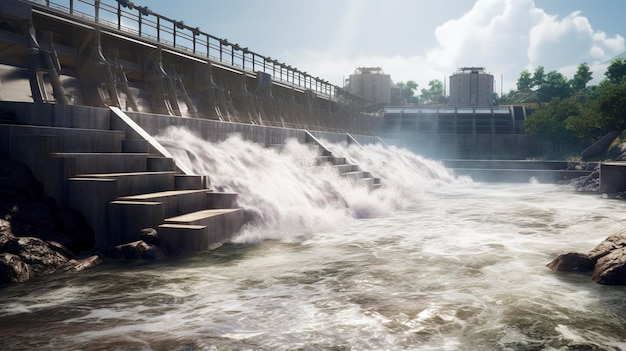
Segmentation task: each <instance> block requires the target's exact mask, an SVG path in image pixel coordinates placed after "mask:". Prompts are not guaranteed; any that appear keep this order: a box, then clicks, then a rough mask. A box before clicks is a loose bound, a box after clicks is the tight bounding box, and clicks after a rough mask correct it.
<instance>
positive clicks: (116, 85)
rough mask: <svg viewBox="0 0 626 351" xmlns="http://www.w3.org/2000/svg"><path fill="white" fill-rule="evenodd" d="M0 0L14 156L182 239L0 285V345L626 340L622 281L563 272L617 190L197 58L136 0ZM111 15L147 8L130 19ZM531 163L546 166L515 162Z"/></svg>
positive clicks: (613, 224)
mask: <svg viewBox="0 0 626 351" xmlns="http://www.w3.org/2000/svg"><path fill="white" fill-rule="evenodd" d="M95 6H98V7H97V8H98V10H96V7H95ZM100 6H101V7H100ZM128 6H132V8H129V7H128ZM0 9H2V11H0V17H1V20H0V40H1V44H0V50H1V51H0V52H1V54H0V58H1V59H2V63H1V64H2V74H3V76H2V79H1V80H0V83H1V86H0V93H1V94H2V95H1V96H2V98H1V99H0V100H2V101H1V102H0V155H2V156H3V157H5V156H6V157H11V158H14V159H17V160H20V161H22V162H23V163H26V164H27V165H28V166H29V168H30V169H31V170H32V172H33V173H34V174H36V175H37V178H38V179H40V180H41V181H42V183H43V186H44V188H45V190H46V193H48V194H50V195H51V196H53V197H54V198H55V199H56V201H57V202H59V203H62V204H65V205H68V206H72V207H77V208H79V209H80V210H81V212H82V213H84V215H85V217H86V218H87V219H88V220H89V222H90V223H91V224H92V226H93V227H94V230H95V231H96V233H97V238H96V239H97V246H99V247H106V246H109V245H114V244H116V243H119V242H124V241H127V240H132V239H133V236H134V235H136V230H137V229H139V228H142V227H146V226H150V227H154V228H155V229H156V230H157V231H158V233H159V234H163V239H165V241H166V244H167V245H169V246H171V249H172V250H179V251H181V252H186V253H185V254H184V255H176V256H173V257H168V258H167V259H164V260H157V261H149V262H145V261H143V262H141V261H139V262H138V261H125V260H123V261H115V262H106V263H105V264H103V265H100V266H98V267H95V268H93V269H89V270H85V271H82V272H81V273H79V274H72V273H67V274H66V273H57V274H49V275H43V276H40V277H38V279H31V280H30V281H28V282H26V283H23V284H13V285H9V286H2V287H1V288H0V296H2V299H1V300H0V333H1V334H2V338H0V349H2V350H24V349H32V350H74V349H81V350H105V349H106V350H109V349H110V350H248V349H254V350H261V351H276V350H281V351H282V350H284V351H287V350H352V349H358V350H390V351H396V350H397V351H404V350H446V351H459V350H494V351H496V350H503V349H510V350H537V349H554V350H564V349H589V350H592V349H593V350H595V349H607V350H623V349H626V344H625V343H624V340H626V329H625V328H624V325H625V324H626V320H625V319H624V316H625V315H626V306H625V305H624V303H623V301H624V293H623V289H621V288H619V287H610V286H604V285H599V284H594V283H592V282H591V281H590V279H589V277H588V276H586V275H579V274H557V273H555V272H553V271H551V270H550V269H548V268H547V267H546V263H548V262H549V261H550V260H552V259H553V258H554V257H555V255H556V254H558V253H562V252H586V251H587V250H589V249H590V248H592V247H593V246H594V245H596V244H597V243H599V242H600V241H601V240H603V239H604V238H605V237H606V235H607V234H610V233H614V232H616V231H618V230H620V229H623V223H624V221H625V220H626V208H625V203H624V202H623V201H613V200H608V199H604V198H602V197H601V196H594V195H589V194H581V193H578V192H574V191H571V188H568V187H567V186H565V185H558V184H555V183H556V180H557V179H554V178H552V179H543V178H541V177H540V176H538V175H539V174H540V173H539V172H537V171H536V169H537V168H538V167H539V166H538V165H537V164H533V162H532V161H530V160H528V161H526V160H524V162H521V161H520V162H514V161H511V160H509V161H511V162H512V163H515V164H507V163H501V162H498V161H499V160H496V159H488V160H476V159H456V160H455V159H451V158H449V159H446V160H443V161H441V160H438V159H434V158H427V157H423V156H422V155H421V154H419V153H417V152H416V153H414V152H411V151H409V150H408V149H406V148H404V147H397V146H395V145H393V144H392V142H393V141H392V140H389V139H387V138H380V135H378V134H377V133H376V131H377V128H379V126H380V125H381V124H382V123H383V121H381V117H380V116H378V115H376V114H373V113H372V111H370V109H369V107H368V105H367V102H365V101H362V100H360V99H358V98H356V97H351V96H350V95H349V94H345V93H344V92H342V91H341V90H339V89H337V87H333V86H327V85H325V83H324V82H323V81H321V80H320V81H317V80H316V78H315V77H310V76H307V75H306V74H305V72H296V70H295V69H293V68H291V69H290V68H289V67H288V65H286V66H287V67H282V66H279V65H278V63H276V64H275V65H276V66H275V67H274V66H272V64H270V61H271V62H273V60H270V61H268V60H263V61H260V60H259V59H258V57H260V55H257V54H256V53H252V52H246V53H243V52H242V51H243V49H245V48H240V49H242V50H239V49H234V52H233V51H231V50H230V45H231V44H230V43H228V42H220V41H216V39H215V38H212V37H211V38H209V41H210V45H209V46H210V47H209V49H208V54H209V55H208V56H210V57H209V58H207V57H206V55H205V56H203V55H202V54H199V55H196V54H194V53H193V52H194V45H195V50H196V52H200V51H202V50H204V49H202V48H203V46H206V42H207V39H206V38H207V35H206V34H204V33H202V32H200V31H198V33H199V35H197V36H196V40H197V41H196V42H195V44H194V39H193V36H191V35H189V34H188V32H189V31H190V28H188V27H187V26H185V25H184V24H183V23H179V22H176V23H177V25H178V26H176V25H175V24H174V22H172V20H170V19H168V18H164V17H162V16H161V17H158V15H155V14H151V12H150V10H149V9H147V8H145V7H138V6H135V5H131V3H130V2H127V1H118V2H114V1H104V0H102V1H90V0H84V1H83V0H80V1H79V0H59V1H40V0H37V1H29V2H24V1H22V2H18V1H2V2H0ZM118 9H119V10H120V11H122V12H123V13H120V14H119V18H127V17H130V16H135V17H134V18H135V21H136V22H138V21H141V23H142V26H141V27H140V26H135V27H133V28H132V30H134V31H136V32H132V33H131V34H132V35H129V34H128V32H129V31H128V30H127V29H126V28H124V27H123V26H124V25H125V24H126V23H128V22H127V21H126V20H125V21H122V22H121V23H120V22H118V12H117V11H118ZM29 13H30V14H31V15H28V14H29ZM129 13H130V14H129ZM144 13H145V14H144ZM137 14H139V16H141V17H137ZM139 18H141V20H139ZM31 19H32V24H33V28H34V30H31V26H30V23H31V22H30V21H31ZM144 23H147V24H146V27H144V26H143V24H144ZM155 23H160V24H162V25H164V26H168V27H167V28H168V29H167V31H164V32H162V33H157V32H155V31H154V29H150V28H153V27H154V26H156V24H155ZM118 24H119V27H120V29H118ZM180 27H182V28H180ZM62 28H64V29H62ZM139 28H141V29H139ZM98 29H100V34H99V36H100V37H99V38H100V39H97V37H98V34H97V31H98ZM191 29H195V28H191ZM59 31H60V32H59ZM139 31H141V34H144V33H146V34H147V35H149V37H143V36H139V35H138V33H139ZM174 31H175V32H176V33H177V36H176V39H175V40H174V38H173V37H172V34H171V33H173V32H174ZM90 33H91V34H90ZM186 33H187V34H186ZM192 33H193V32H192ZM30 34H34V36H32V35H30ZM179 34H180V36H181V37H182V36H184V37H187V39H183V38H181V37H179ZM32 38H36V39H37V44H38V45H39V46H38V47H37V46H29V45H30V44H29V43H31V41H30V40H31V39H32ZM50 38H52V40H50ZM156 39H161V40H165V41H167V42H169V44H168V43H165V42H159V41H158V40H156ZM98 40H99V43H100V47H99V48H98V45H96V44H95V43H98ZM174 42H175V45H174ZM158 43H161V46H162V47H161V62H162V64H161V65H160V67H162V68H163V69H162V70H160V69H159V71H157V72H158V73H157V74H155V73H154V72H155V71H154V70H153V69H154V67H155V66H154V65H153V64H151V63H150V62H155V61H154V60H155V59H154V58H153V57H155V58H157V59H156V62H159V61H158V55H152V54H153V53H157V52H158V51H159V49H158V46H159V45H158ZM33 45H35V44H34V43H33ZM220 45H222V48H223V51H222V52H221V60H220V50H219V49H220ZM233 45H234V44H233ZM116 47H119V48H120V49H119V50H118V56H116V53H115V51H116V50H115V48H116ZM183 47H185V48H187V49H183ZM81 48H82V49H81ZM124 48H126V49H124ZM201 49H202V50H201ZM83 50H85V51H84V52H85V53H87V52H89V53H90V54H89V55H87V54H85V55H82V56H81V55H78V51H83ZM55 52H56V54H55ZM206 52H207V51H205V53H206ZM28 53H30V54H32V55H31V56H28V55H27V54H28ZM100 53H102V55H100ZM129 53H130V54H129ZM132 53H134V55H135V58H136V59H135V60H134V61H133V55H132ZM92 54H94V55H92ZM54 57H57V58H58V61H57V60H56V59H53V58H54ZM78 57H82V58H81V59H80V60H78V59H77V58H78ZM93 57H95V59H93V60H92V59H91V58H93ZM233 57H234V60H233ZM242 57H246V61H245V64H244V63H243V61H241V58H242ZM252 57H255V59H254V60H255V63H254V64H253V63H252V62H251V61H249V60H250V59H251V58H252ZM29 58H30V59H32V62H31V63H32V66H31V67H34V68H33V69H34V71H31V68H29V60H28V59H29ZM139 58H140V59H139ZM266 59H269V57H266ZM237 60H240V61H237ZM57 62H58V64H57ZM233 62H234V63H233ZM263 62H265V64H266V67H265V69H267V71H263V70H262V68H261V67H263ZM83 63H84V65H83ZM244 66H245V68H244ZM81 67H82V68H81ZM120 67H121V68H122V71H123V73H124V75H125V76H126V77H125V78H124V75H122V72H121V71H120ZM156 67H158V65H157V66H156ZM189 67H195V68H194V69H191V68H189ZM253 67H254V68H253ZM196 69H197V70H196ZM274 70H276V73H274V72H273V71H274ZM281 70H282V78H281V73H280V71H281ZM258 71H263V72H265V73H267V74H270V75H271V78H272V79H271V80H268V79H267V78H269V77H268V76H266V75H265V74H260V73H257V72H258ZM81 72H82V73H84V74H86V75H87V78H89V77H95V78H94V79H93V80H89V79H87V80H86V81H84V83H81V80H82V79H83V76H81ZM202 72H204V74H205V75H202V74H203V73H202ZM287 72H289V73H287ZM142 75H143V76H142ZM55 76H56V77H55ZM208 77H212V79H208ZM56 78H58V80H57V79H56ZM257 78H261V79H262V80H263V82H264V83H260V81H259V80H257ZM196 79H197V83H198V84H194V81H196ZM90 82H91V83H90ZM206 82H209V83H206ZM211 82H213V83H215V85H213V83H211ZM267 82H269V83H271V85H265V83H267ZM181 83H182V84H181ZM183 87H184V91H183ZM224 87H227V88H224ZM257 87H258V88H257ZM61 88H62V89H61ZM203 89H204V90H203ZM203 94H205V95H203ZM35 99H39V101H37V102H36V101H35ZM87 100H89V101H91V102H89V103H87V102H86V101H87ZM276 111H278V112H280V113H278V114H274V112H276ZM316 111H317V112H320V114H319V115H317V112H316ZM321 112H323V113H321ZM331 116H332V117H331ZM452 117H453V116H450V118H452ZM456 117H458V116H456ZM411 118H412V117H411V116H407V119H411ZM408 122H409V123H412V122H419V121H415V120H413V121H408ZM450 122H451V121H450V119H448V121H447V123H445V125H447V126H448V127H450V126H452V129H454V127H453V126H454V123H450ZM457 122H461V123H457V127H456V128H457V132H459V131H462V130H463V129H464V127H463V126H465V127H468V126H470V125H472V122H470V121H457ZM476 122H477V123H476V126H477V127H479V128H476V129H477V130H478V131H482V132H485V133H486V132H488V131H489V130H490V129H491V128H490V127H489V125H490V124H489V123H488V122H486V121H485V120H483V119H482V117H481V119H478V118H477V119H476ZM500 122H502V123H504V121H502V120H499V121H497V123H496V124H495V125H496V126H498V127H497V128H495V127H494V129H496V130H501V128H500V126H502V124H501V123H500ZM441 127H444V125H441ZM448 127H446V128H448ZM459 127H461V128H459ZM448 129H449V128H448ZM468 129H469V128H466V129H464V130H466V131H467V130H468ZM426 130H427V129H426V128H424V129H422V131H426ZM424 135H428V136H429V138H430V136H432V138H433V139H431V140H435V138H442V139H445V138H446V137H450V134H438V135H437V134H424ZM515 135H519V134H515ZM461 138H463V142H468V145H470V143H471V139H474V140H477V141H481V140H484V139H481V138H479V137H478V136H476V135H474V134H473V133H467V134H466V135H464V136H461V137H459V139H461ZM425 139H427V138H425ZM498 139H501V136H500V135H497V136H495V137H493V138H492V141H490V143H491V144H492V145H494V146H495V147H497V144H498V143H497V142H495V141H496V140H498ZM435 141H436V140H435ZM489 148H490V147H489V146H487V145H484V150H486V149H489ZM432 150H436V148H434V147H433V148H432ZM500 161H501V160H500ZM517 161H519V160H517ZM446 165H449V166H446ZM522 166H524V167H530V168H531V170H530V171H529V172H528V173H531V171H532V172H534V173H535V177H536V178H537V180H538V181H529V178H531V177H530V176H529V174H528V173H526V174H524V173H523V172H522V171H519V170H518V171H516V172H513V173H511V169H512V168H513V167H522ZM608 166H610V167H611V169H612V171H611V172H610V173H612V174H613V176H614V177H616V178H620V172H619V171H618V170H617V168H619V167H618V165H617V164H610V165H608ZM476 167H478V168H476ZM542 167H553V168H556V169H557V170H560V169H561V168H563V167H569V165H563V163H556V162H555V163H545V164H543V165H542ZM463 169H465V170H467V171H464V172H467V173H465V174H469V172H470V170H476V169H480V170H488V169H491V170H490V171H489V172H482V173H481V174H483V175H484V174H491V175H493V176H494V177H495V178H498V179H486V180H485V181H484V182H483V181H474V180H477V179H479V173H478V172H476V173H475V174H472V175H471V178H472V179H474V180H472V179H468V178H467V177H465V176H464V175H461V173H460V171H459V170H463ZM506 172H509V173H508V174H507V173H506ZM496 173H497V174H496ZM512 174H515V175H516V176H519V179H515V182H513V177H512ZM544 174H549V172H546V173H544ZM552 174H554V173H552ZM558 178H559V179H560V177H558ZM502 179H505V180H508V181H502ZM613 190H618V189H617V188H615V189H613ZM244 209H245V210H244ZM248 223H252V224H253V225H248ZM239 227H241V229H239ZM235 232H238V234H237V235H236V236H234V237H233V236H232V235H233V233H235ZM182 238H185V239H182ZM223 239H226V240H225V241H226V242H225V243H223V245H221V246H219V245H217V243H221V240H223ZM206 248H209V250H205V249H206ZM188 251H193V252H188Z"/></svg>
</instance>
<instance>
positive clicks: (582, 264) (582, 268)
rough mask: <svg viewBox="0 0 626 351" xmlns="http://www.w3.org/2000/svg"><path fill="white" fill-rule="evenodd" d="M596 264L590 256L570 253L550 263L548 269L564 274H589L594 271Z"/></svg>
mask: <svg viewBox="0 0 626 351" xmlns="http://www.w3.org/2000/svg"><path fill="white" fill-rule="evenodd" d="M593 267H594V262H593V260H591V259H590V258H589V256H587V255H585V254H581V253H576V252H570V253H566V254H562V255H559V256H558V257H557V258H556V259H554V261H552V262H550V263H548V268H550V269H551V270H553V271H562V272H589V271H592V270H593Z"/></svg>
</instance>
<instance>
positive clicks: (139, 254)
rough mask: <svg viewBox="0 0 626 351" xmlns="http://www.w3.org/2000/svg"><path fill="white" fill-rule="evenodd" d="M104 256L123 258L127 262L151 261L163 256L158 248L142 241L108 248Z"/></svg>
mask: <svg viewBox="0 0 626 351" xmlns="http://www.w3.org/2000/svg"><path fill="white" fill-rule="evenodd" d="M104 254H105V255H106V256H108V257H111V258H125V259H127V260H138V259H143V260H153V259H159V258H162V257H164V256H165V254H164V253H163V251H161V249H160V248H159V247H158V246H155V245H149V244H146V243H145V242H143V241H142V240H138V241H133V242H132V243H128V244H123V245H117V246H114V247H111V248H108V249H107V250H105V252H104Z"/></svg>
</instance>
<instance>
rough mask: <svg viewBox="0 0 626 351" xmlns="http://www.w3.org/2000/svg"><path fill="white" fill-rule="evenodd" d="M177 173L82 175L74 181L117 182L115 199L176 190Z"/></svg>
mask: <svg viewBox="0 0 626 351" xmlns="http://www.w3.org/2000/svg"><path fill="white" fill-rule="evenodd" d="M175 175H176V173H175V172H130V173H97V174H80V175H77V176H76V177H73V178H70V179H69V180H70V181H72V179H82V180H83V181H84V180H88V179H94V180H102V179H111V180H114V181H115V193H114V194H113V196H114V198H117V197H121V196H130V195H138V194H144V193H154V192H159V191H168V190H173V189H174V177H175Z"/></svg>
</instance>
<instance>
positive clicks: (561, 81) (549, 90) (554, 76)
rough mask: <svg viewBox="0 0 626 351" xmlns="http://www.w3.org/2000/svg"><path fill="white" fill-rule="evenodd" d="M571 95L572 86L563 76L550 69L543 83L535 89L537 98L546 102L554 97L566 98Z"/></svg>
mask: <svg viewBox="0 0 626 351" xmlns="http://www.w3.org/2000/svg"><path fill="white" fill-rule="evenodd" d="M571 95H572V87H571V85H570V82H569V81H568V80H567V78H565V76H564V75H563V74H561V73H559V72H557V71H550V72H548V74H546V75H545V78H544V81H543V84H541V86H540V87H539V90H538V91H537V98H539V101H541V102H547V101H550V100H552V99H554V98H560V99H566V98H568V97H570V96H571Z"/></svg>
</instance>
